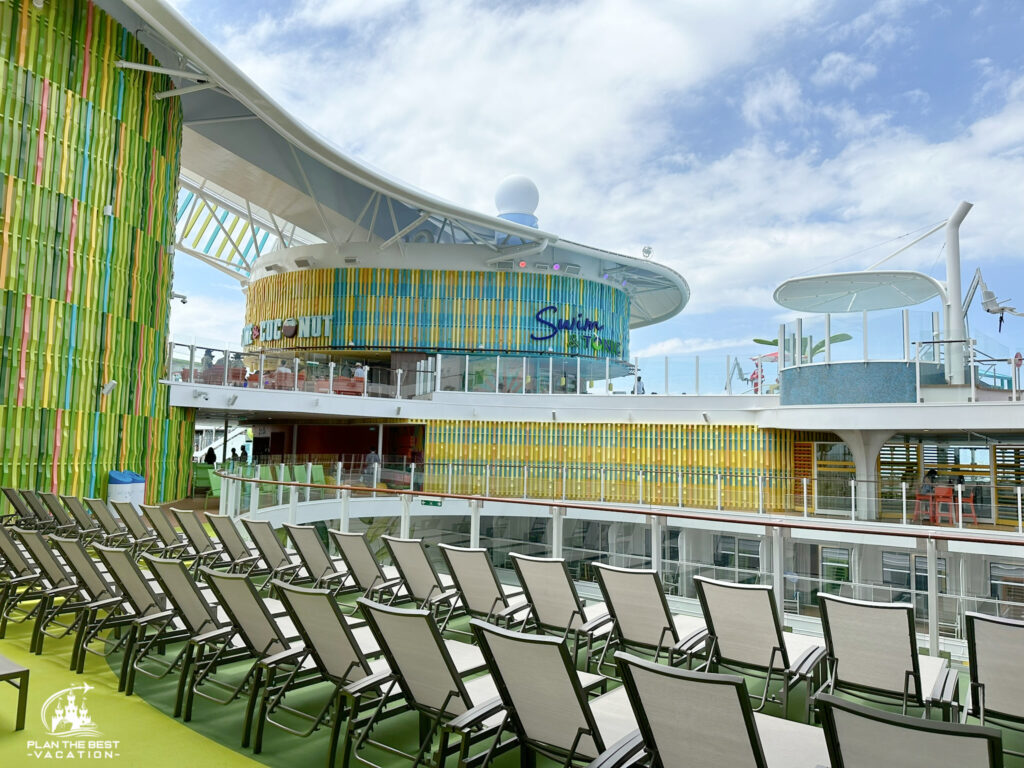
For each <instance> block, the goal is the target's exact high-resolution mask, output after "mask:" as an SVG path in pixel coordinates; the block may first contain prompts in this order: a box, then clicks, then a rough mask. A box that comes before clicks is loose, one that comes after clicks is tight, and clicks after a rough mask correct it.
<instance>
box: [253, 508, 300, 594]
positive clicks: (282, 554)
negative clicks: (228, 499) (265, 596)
mask: <svg viewBox="0 0 1024 768" xmlns="http://www.w3.org/2000/svg"><path fill="white" fill-rule="evenodd" d="M242 525H244V526H245V530H247V531H248V532H249V538H250V539H252V543H253V545H254V546H255V547H256V551H257V552H259V553H260V557H261V558H262V559H263V562H264V563H266V565H267V568H268V569H269V571H270V575H269V577H268V578H267V581H266V582H265V584H264V587H265V588H266V589H269V588H270V583H271V581H272V580H273V579H280V580H281V581H287V582H293V581H296V580H298V581H308V580H309V579H310V577H309V575H308V574H307V573H306V570H305V567H304V566H303V565H302V560H301V559H300V558H299V556H298V555H297V554H295V553H294V552H288V551H287V550H285V548H284V546H282V544H281V542H280V540H279V539H278V538H277V532H276V531H274V526H272V525H271V524H270V523H268V522H267V521H266V520H249V519H248V518H245V517H243V518H242Z"/></svg>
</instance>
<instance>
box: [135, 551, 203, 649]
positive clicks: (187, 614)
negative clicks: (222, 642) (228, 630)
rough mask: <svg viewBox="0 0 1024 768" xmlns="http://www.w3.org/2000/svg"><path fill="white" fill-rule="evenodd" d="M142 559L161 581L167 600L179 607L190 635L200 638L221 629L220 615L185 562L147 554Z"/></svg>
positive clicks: (179, 613)
mask: <svg viewBox="0 0 1024 768" xmlns="http://www.w3.org/2000/svg"><path fill="white" fill-rule="evenodd" d="M142 559H143V560H145V561H146V564H147V565H148V566H149V570H150V571H152V573H153V575H154V576H155V577H156V580H157V581H158V582H160V586H161V587H163V590H164V594H165V595H167V599H168V600H170V601H171V603H173V604H174V607H175V608H177V610H178V615H179V616H180V617H181V620H182V621H183V622H184V623H185V626H186V627H188V630H189V632H191V633H192V634H193V635H199V634H202V633H204V632H210V631H212V630H214V629H216V628H217V626H218V625H219V622H218V621H217V614H216V613H215V611H214V609H213V606H211V605H210V601H209V600H208V599H207V598H206V597H204V596H203V594H202V593H201V592H200V591H199V587H198V586H197V585H196V582H195V579H193V578H192V574H191V573H189V571H188V567H187V566H186V565H185V563H184V562H182V561H181V560H172V559H168V558H161V557H154V556H153V555H150V554H145V555H143V556H142Z"/></svg>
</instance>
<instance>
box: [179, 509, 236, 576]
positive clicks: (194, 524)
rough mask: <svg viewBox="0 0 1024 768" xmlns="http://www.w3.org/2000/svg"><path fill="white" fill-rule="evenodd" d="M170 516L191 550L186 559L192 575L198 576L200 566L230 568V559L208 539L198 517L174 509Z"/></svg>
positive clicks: (208, 536) (188, 511)
mask: <svg viewBox="0 0 1024 768" xmlns="http://www.w3.org/2000/svg"><path fill="white" fill-rule="evenodd" d="M170 511H171V514H172V515H173V516H174V518H175V519H176V520H177V521H178V526H179V527H180V528H181V532H182V533H183V534H185V539H186V540H187V541H188V544H189V548H190V549H191V550H192V551H191V552H190V553H189V554H188V555H187V557H191V558H193V560H192V573H193V574H198V572H199V569H200V568H201V567H202V566H204V565H205V566H209V567H210V568H213V567H217V568H230V567H231V558H230V557H228V555H227V554H226V553H225V552H224V549H223V548H222V547H219V546H218V545H217V543H216V542H215V541H214V540H213V539H211V538H210V534H208V533H207V532H206V527H205V526H204V525H203V523H202V522H201V521H200V520H199V516H198V515H197V514H196V513H195V512H193V511H191V510H187V509H175V508H174V507H171V510H170Z"/></svg>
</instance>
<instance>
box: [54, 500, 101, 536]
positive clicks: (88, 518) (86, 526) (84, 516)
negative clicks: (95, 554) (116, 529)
mask: <svg viewBox="0 0 1024 768" xmlns="http://www.w3.org/2000/svg"><path fill="white" fill-rule="evenodd" d="M59 498H60V500H61V501H63V502H64V505H65V506H66V507H67V508H68V511H70V512H71V516H72V517H73V518H74V519H75V522H76V523H77V524H78V531H79V533H78V537H79V538H80V539H82V540H84V541H92V540H93V539H102V538H103V537H104V536H105V535H106V534H105V531H104V529H103V527H102V526H101V525H100V524H99V522H98V521H97V520H96V518H95V516H93V515H91V514H90V513H89V510H87V509H86V508H85V505H84V504H83V503H82V500H81V499H80V498H78V497H77V496H61V497H59Z"/></svg>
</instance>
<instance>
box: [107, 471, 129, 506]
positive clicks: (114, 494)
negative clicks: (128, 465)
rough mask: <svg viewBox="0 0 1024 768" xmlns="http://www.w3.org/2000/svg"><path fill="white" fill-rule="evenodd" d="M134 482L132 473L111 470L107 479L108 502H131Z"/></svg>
mask: <svg viewBox="0 0 1024 768" xmlns="http://www.w3.org/2000/svg"><path fill="white" fill-rule="evenodd" d="M133 482H135V481H134V480H133V478H132V473H131V472H121V471H118V470H116V469H115V470H111V472H110V475H108V477H107V501H109V502H111V503H113V502H115V501H131V500H132V483H133Z"/></svg>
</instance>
